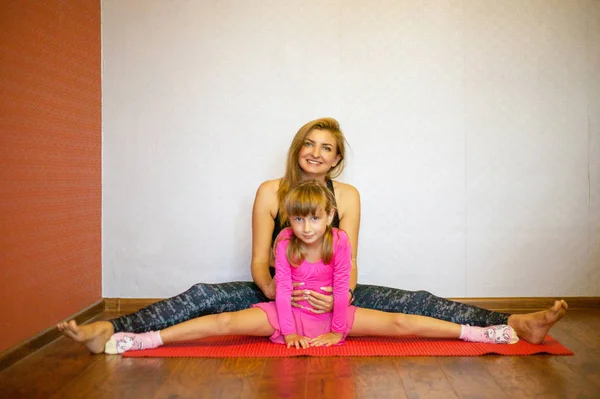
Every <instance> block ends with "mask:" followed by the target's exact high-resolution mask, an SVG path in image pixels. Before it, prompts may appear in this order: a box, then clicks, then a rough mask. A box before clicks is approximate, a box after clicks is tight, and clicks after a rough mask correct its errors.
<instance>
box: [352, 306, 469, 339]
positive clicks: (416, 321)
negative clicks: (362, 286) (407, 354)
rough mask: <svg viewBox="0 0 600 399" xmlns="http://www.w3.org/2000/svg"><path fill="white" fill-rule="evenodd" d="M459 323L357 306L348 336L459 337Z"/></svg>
mask: <svg viewBox="0 0 600 399" xmlns="http://www.w3.org/2000/svg"><path fill="white" fill-rule="evenodd" d="M461 329H462V327H461V325H460V324H456V323H451V322H449V321H444V320H438V319H433V318H431V317H424V316H416V315H407V314H402V313H386V312H380V311H378V310H371V309H361V308H357V309H356V313H355V314H354V324H353V325H352V329H351V330H350V333H349V334H348V335H350V336H362V335H372V336H389V337H400V336H404V335H417V336H420V337H426V338H459V337H460V333H461Z"/></svg>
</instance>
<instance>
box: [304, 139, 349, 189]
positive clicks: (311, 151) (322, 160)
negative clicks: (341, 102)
mask: <svg viewBox="0 0 600 399" xmlns="http://www.w3.org/2000/svg"><path fill="white" fill-rule="evenodd" d="M340 159H341V156H340V154H338V152H337V142H336V140H335V137H334V136H333V134H331V132H330V131H329V130H320V129H313V130H311V131H310V133H308V135H307V136H306V138H305V139H304V144H303V145H302V148H301V149H300V152H299V153H298V165H300V169H302V172H303V177H304V179H309V178H310V179H323V178H324V177H325V176H326V175H327V172H329V170H330V169H331V168H333V167H335V166H336V165H337V164H338V162H340Z"/></svg>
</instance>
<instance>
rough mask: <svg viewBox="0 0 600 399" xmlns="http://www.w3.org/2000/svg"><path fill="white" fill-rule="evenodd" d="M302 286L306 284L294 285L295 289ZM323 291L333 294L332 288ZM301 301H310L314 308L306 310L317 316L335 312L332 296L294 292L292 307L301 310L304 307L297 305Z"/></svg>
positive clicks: (308, 291)
mask: <svg viewBox="0 0 600 399" xmlns="http://www.w3.org/2000/svg"><path fill="white" fill-rule="evenodd" d="M302 285H304V283H294V284H293V286H294V287H295V288H296V287H301V286H302ZM321 289H322V290H323V291H325V292H330V293H331V292H333V288H332V287H322V288H321ZM300 301H308V303H309V304H310V305H311V306H312V308H309V307H306V309H308V310H310V311H311V312H313V313H316V314H321V313H329V312H331V311H332V310H333V296H332V295H327V294H321V293H319V292H315V291H311V290H302V289H299V290H294V291H292V306H293V307H296V308H301V307H302V305H299V304H298V303H296V302H300Z"/></svg>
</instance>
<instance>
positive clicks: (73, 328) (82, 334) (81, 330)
mask: <svg viewBox="0 0 600 399" xmlns="http://www.w3.org/2000/svg"><path fill="white" fill-rule="evenodd" d="M56 327H57V328H58V331H60V332H62V333H63V334H64V335H66V336H67V337H71V338H73V339H74V340H75V341H77V342H81V343H82V344H84V345H85V346H86V347H87V348H88V349H89V351H90V352H92V353H104V345H105V344H106V342H107V341H108V340H109V339H110V337H111V336H112V335H113V334H114V332H115V329H114V327H113V325H112V323H111V322H109V321H97V322H94V323H90V324H84V325H81V326H78V325H77V323H76V322H75V320H71V321H69V322H62V323H58V324H57V325H56Z"/></svg>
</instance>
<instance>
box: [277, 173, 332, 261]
mask: <svg viewBox="0 0 600 399" xmlns="http://www.w3.org/2000/svg"><path fill="white" fill-rule="evenodd" d="M284 203H285V210H286V213H287V214H288V215H290V216H302V217H306V216H313V215H321V216H322V217H325V218H326V217H328V216H329V214H330V213H331V211H332V210H333V209H334V208H335V199H334V196H333V193H332V192H331V191H330V190H329V188H327V186H326V185H325V183H323V182H321V181H318V180H306V181H303V182H301V183H299V184H297V185H296V186H295V187H294V188H292V189H291V190H290V192H289V193H288V194H287V195H286V197H285V200H284ZM286 255H287V259H288V261H289V262H290V264H291V265H292V266H299V265H300V263H302V261H303V260H304V256H305V254H304V251H303V250H302V241H300V239H299V238H298V237H296V236H295V235H292V237H290V243H289V245H288V247H287V254H286ZM321 256H322V259H323V263H325V264H326V265H328V264H329V262H331V258H332V257H333V232H332V227H331V223H329V224H328V225H327V228H326V229H325V234H323V252H322V255H321Z"/></svg>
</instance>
